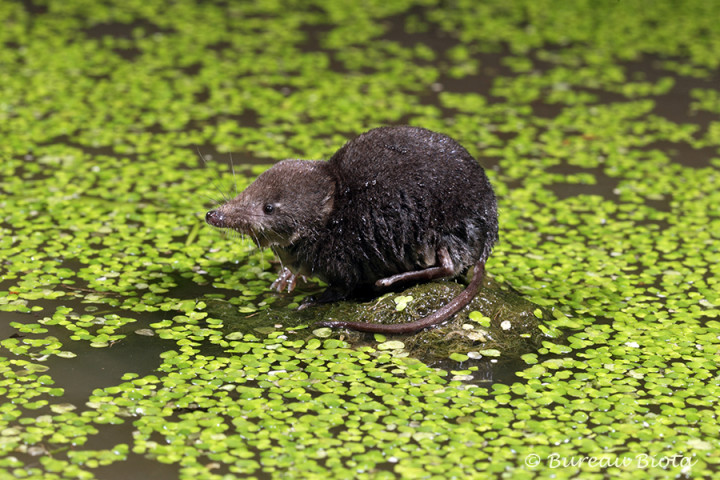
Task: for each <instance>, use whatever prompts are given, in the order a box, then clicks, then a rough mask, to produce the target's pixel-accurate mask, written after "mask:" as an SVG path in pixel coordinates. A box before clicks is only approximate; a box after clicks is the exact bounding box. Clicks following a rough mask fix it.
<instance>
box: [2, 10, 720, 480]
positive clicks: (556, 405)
mask: <svg viewBox="0 0 720 480" xmlns="http://www.w3.org/2000/svg"><path fill="white" fill-rule="evenodd" d="M718 14H720V10H719V9H718V5H717V3H716V2H708V1H701V0H688V1H686V2H682V3H681V4H679V3H678V2H673V1H670V0H659V1H657V2H654V3H653V7H652V8H647V5H645V4H642V3H641V2H637V1H632V0H631V1H623V2H617V1H605V0H602V1H598V2H588V1H577V2H565V3H562V4H559V3H558V2H551V1H549V0H534V1H526V0H513V1H509V2H508V1H500V0H497V1H496V0H492V1H484V2H477V1H471V0H452V1H450V2H439V1H436V0H385V1H377V0H372V1H365V2H361V3H360V2H352V1H341V2H326V1H319V0H311V1H308V2H295V1H289V0H288V1H285V0H283V1H275V2H270V1H262V2H198V1H195V0H179V1H174V2H165V1H157V2H147V1H137V0H131V1H125V2H117V1H114V0H103V1H98V2H83V1H79V0H64V1H55V0H48V1H36V2H15V1H9V2H3V3H2V4H1V5H0V85H2V88H0V135H1V136H2V139H3V141H2V142H0V212H2V213H1V214H0V334H1V335H0V477H1V478H6V477H7V478H28V479H40V478H43V479H48V478H56V479H65V478H67V479H94V478H98V479H101V478H109V477H117V476H119V475H125V474H127V473H128V472H133V473H136V472H137V471H141V470H142V471H145V469H147V468H148V466H152V470H153V474H154V475H155V477H156V478H183V479H185V478H188V479H189V478H207V479H210V480H213V479H221V478H222V479H230V478H358V479H370V478H373V479H385V478H397V477H403V478H404V477H407V478H481V477H499V478H548V477H551V476H552V477H556V478H571V477H582V478H608V477H619V478H641V477H642V478H668V477H679V478H710V477H712V476H714V475H716V474H717V471H718V465H719V464H720V441H719V440H718V429H717V417H718V414H720V411H719V407H718V402H717V398H719V397H720V387H719V385H720V370H719V369H718V366H717V358H718V354H719V353H720V322H719V321H718V315H719V314H720V295H719V294H718V292H719V291H720V285H719V282H718V279H720V241H719V238H718V237H719V233H718V232H720V210H718V205H720V198H719V194H718V189H717V184H718V179H719V178H720V173H719V172H718V169H719V168H720V121H718V119H717V114H718V113H720V100H719V99H720V93H719V92H720V90H719V89H718V85H719V84H720V82H719V80H720V57H718V55H717V51H718V45H720V33H719V31H718V29H717V28H716V27H717V25H716V23H717V18H718ZM397 123H409V124H413V125H421V126H424V127H427V128H431V129H436V130H441V131H443V132H445V133H447V134H449V135H451V136H453V137H455V138H457V139H458V140H459V141H460V142H461V143H462V144H463V145H465V146H466V147H467V148H468V149H469V150H470V151H471V153H473V154H474V155H476V156H477V157H478V158H479V159H480V161H481V162H482V163H483V164H484V165H485V166H486V167H487V169H488V174H489V176H490V177H491V180H492V182H493V184H494V186H495V188H496V191H497V194H498V199H499V204H500V215H501V242H500V243H499V244H498V245H497V247H496V249H495V251H494V252H493V255H492V256H491V257H490V260H489V261H488V265H487V268H488V272H489V275H491V276H492V279H493V281H494V283H495V284H496V285H498V286H499V287H498V290H497V292H501V293H497V297H496V298H503V297H502V295H507V298H510V297H511V296H512V297H513V298H515V297H517V295H522V296H523V298H524V299H525V301H526V302H527V304H526V306H527V308H526V309H523V312H525V311H527V313H528V315H527V316H520V317H519V318H521V319H522V321H517V318H518V317H517V316H516V317H513V318H506V315H507V312H504V311H499V312H496V311H491V309H488V308H486V307H487V304H486V303H483V302H485V301H486V300H487V299H486V297H484V296H482V295H481V296H480V297H479V298H478V299H477V303H476V304H475V306H474V307H473V309H472V311H470V312H466V316H464V317H462V318H458V319H457V320H456V322H455V323H454V324H452V325H451V326H448V328H446V329H437V330H434V331H433V332H428V333H429V334H431V335H434V336H430V337H416V336H415V337H399V338H394V337H393V338H386V337H385V336H382V335H375V336H369V335H368V336H362V337H360V338H357V337H353V336H352V335H351V334H349V333H347V332H342V331H340V332H336V331H331V330H328V329H317V330H316V329H314V328H313V327H312V325H313V323H314V320H315V317H316V316H317V315H319V314H318V313H317V312H318V311H315V312H316V313H313V310H312V309H305V310H303V311H302V312H300V313H297V314H296V313H294V312H293V313H292V315H293V318H294V319H295V321H294V322H289V323H286V322H285V320H286V319H287V318H288V317H289V315H290V314H288V313H287V312H292V308H294V307H296V306H297V305H298V304H299V302H300V301H302V298H303V297H304V296H305V295H306V294H311V293H317V292H318V291H319V290H320V288H321V286H320V285H318V284H317V283H315V282H314V281H311V282H310V283H308V284H303V285H300V286H299V289H300V290H299V292H296V294H295V296H291V295H285V294H283V295H276V294H274V293H271V292H270V291H269V285H270V283H271V282H272V281H273V277H274V271H275V270H277V268H278V267H279V266H278V265H277V264H276V260H275V258H274V256H273V254H272V252H270V251H261V250H259V249H258V248H256V247H254V246H253V245H252V244H251V243H250V241H249V239H243V238H240V237H238V236H237V235H234V234H232V233H225V234H221V233H218V232H215V231H213V230H212V229H211V228H210V227H208V226H207V225H205V224H204V221H203V215H204V212H205V211H206V210H207V209H208V208H210V207H211V206H212V205H214V204H216V203H217V202H220V201H223V199H224V198H227V197H229V196H232V195H233V194H234V192H235V191H236V188H237V189H242V188H244V187H245V186H246V185H247V184H248V182H249V181H250V178H251V177H252V176H253V175H257V174H258V173H260V172H261V171H262V170H264V169H265V168H267V167H268V165H269V164H271V163H272V162H274V161H277V160H279V159H282V158H287V157H293V158H313V159H319V158H327V157H328V156H329V155H331V154H332V153H333V152H334V151H335V150H336V149H337V148H338V147H339V146H341V145H342V143H343V142H344V141H345V140H347V138H348V137H349V136H352V135H355V134H357V133H359V132H361V131H363V130H366V129H369V128H371V127H375V126H379V125H384V124H397ZM231 156H232V164H233V165H234V166H233V168H229V167H228V165H227V164H228V163H230V157H231ZM200 157H203V158H204V159H205V161H203V160H202V158H200ZM233 170H234V172H236V173H235V174H233ZM448 285H450V286H452V283H450V284H448ZM455 287H458V288H459V286H457V285H455ZM503 289H504V290H503ZM416 292H417V291H411V292H403V293H399V294H397V295H391V296H390V297H388V298H387V301H388V303H389V306H390V307H391V310H392V311H394V312H395V313H396V314H397V315H412V314H414V312H416V311H417V310H416V309H418V308H422V304H423V302H424V301H426V300H427V299H426V298H423V296H422V295H419V294H417V293H416ZM502 292H505V293H504V294H503V293H502ZM410 294H411V295H410ZM375 301H376V302H377V301H378V300H375ZM499 303H500V304H502V302H499ZM493 305H495V304H493ZM335 311H336V310H330V314H334V313H333V312H335ZM496 314H497V315H496ZM529 317H532V319H530V318H529ZM531 320H532V322H533V323H530V321H531ZM505 322H508V323H509V325H508V323H505ZM527 326H532V327H531V328H527V329H526V328H524V327H527ZM506 327H507V328H506ZM501 335H506V336H507V338H513V339H516V340H518V345H519V346H518V348H517V349H515V350H513V349H501V348H495V347H494V346H493V345H494V344H491V343H490V342H492V341H496V340H498V339H497V338H489V337H499V336H501ZM447 336H451V337H453V339H452V340H448V339H447V338H445V337H447ZM418 338H423V339H430V343H428V345H430V347H426V349H429V350H435V351H436V353H438V355H437V356H435V357H431V356H428V355H425V354H423V355H421V354H419V353H418V352H420V351H421V350H419V346H418V344H419V343H422V342H419V341H418ZM456 338H461V339H462V342H464V343H462V345H463V349H462V350H460V351H456V350H452V351H450V350H448V351H442V349H437V348H435V347H436V345H442V344H443V343H442V342H441V340H444V341H446V344H451V345H458V343H455V339H456ZM424 341H425V340H423V342H424ZM108 472H112V474H109V473H108Z"/></svg>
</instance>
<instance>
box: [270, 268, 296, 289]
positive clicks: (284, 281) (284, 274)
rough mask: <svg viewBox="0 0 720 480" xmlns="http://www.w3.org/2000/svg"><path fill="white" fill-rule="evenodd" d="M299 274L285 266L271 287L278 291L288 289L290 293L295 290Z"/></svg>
mask: <svg viewBox="0 0 720 480" xmlns="http://www.w3.org/2000/svg"><path fill="white" fill-rule="evenodd" d="M297 277H298V276H297V275H295V274H294V273H293V272H292V271H291V270H290V269H289V268H283V269H282V270H281V271H280V273H279V274H278V277H277V280H275V281H274V282H273V283H272V285H270V288H272V289H274V290H276V291H277V292H282V291H287V292H288V293H290V292H292V291H293V290H295V284H296V283H297Z"/></svg>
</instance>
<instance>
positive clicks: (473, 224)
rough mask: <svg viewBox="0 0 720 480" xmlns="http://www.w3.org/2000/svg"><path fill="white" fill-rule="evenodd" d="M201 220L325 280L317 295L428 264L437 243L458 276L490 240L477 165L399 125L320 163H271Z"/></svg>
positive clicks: (477, 261) (348, 290) (338, 293)
mask: <svg viewBox="0 0 720 480" xmlns="http://www.w3.org/2000/svg"><path fill="white" fill-rule="evenodd" d="M267 205H273V207H272V209H271V210H272V211H271V212H270V213H268V212H267V211H266V210H265V209H266V208H268V207H266V206H267ZM207 219H208V223H210V224H211V225H215V226H218V227H224V228H232V229H235V230H237V231H239V232H241V233H245V234H249V235H251V237H252V238H253V239H254V240H255V241H256V243H257V244H258V245H260V246H269V247H271V248H273V250H274V251H275V252H276V253H277V254H278V256H279V257H280V259H281V261H282V262H283V265H284V266H285V267H287V268H289V269H290V270H292V271H293V273H295V274H297V275H313V276H317V277H319V278H321V279H322V280H324V281H325V282H327V283H328V284H329V289H328V291H327V292H326V294H325V295H324V296H323V297H322V298H321V301H332V300H336V299H341V298H346V297H349V296H352V295H353V294H354V293H356V292H358V291H360V290H367V289H369V288H374V285H375V282H376V281H377V280H380V279H383V278H386V277H389V276H392V275H395V274H399V273H403V272H409V271H416V270H423V269H426V268H428V267H432V266H434V265H436V263H437V258H436V256H437V252H438V250H439V249H441V248H445V249H446V250H447V252H448V253H449V256H450V258H451V259H452V265H453V268H454V272H453V275H458V274H460V273H462V272H464V271H465V270H467V269H468V268H469V267H471V266H474V265H480V266H484V262H485V260H486V259H487V257H488V256H489V255H490V252H491V250H492V247H493V245H494V244H495V242H496V241H497V240H498V223H497V205H496V200H495V195H494V193H493V190H492V187H491V186H490V182H489V181H488V179H487V176H486V175H485V172H484V170H483V169H482V167H481V166H480V165H479V164H478V163H477V162H476V161H475V159H473V158H472V156H471V155H470V154H469V153H468V152H467V150H465V149H464V148H463V147H462V146H460V145H459V144H458V143H457V142H456V141H455V140H453V139H451V138H450V137H448V136H446V135H443V134H440V133H436V132H431V131H429V130H426V129H422V128H417V127H407V126H403V127H383V128H377V129H374V130H370V131H368V132H366V133H364V134H362V135H360V136H359V137H357V138H355V139H353V140H351V141H349V142H348V143H346V144H345V145H344V146H343V147H342V148H341V149H340V150H338V151H337V152H336V153H335V154H334V155H333V156H332V157H331V158H330V160H328V161H327V162H317V161H303V160H286V161H284V162H280V163H278V164H277V165H275V166H274V167H273V168H271V169H270V170H268V171H266V172H265V173H263V174H262V175H260V176H259V177H258V179H257V180H256V181H255V182H253V184H251V185H250V186H249V187H248V188H247V189H246V190H245V191H243V192H241V193H240V195H238V196H237V197H236V198H235V199H233V200H231V201H229V202H227V203H226V204H224V205H223V206H221V207H220V208H218V209H217V210H213V211H211V212H208V214H207ZM473 295H474V294H473ZM468 301H469V300H468ZM465 303H467V302H465Z"/></svg>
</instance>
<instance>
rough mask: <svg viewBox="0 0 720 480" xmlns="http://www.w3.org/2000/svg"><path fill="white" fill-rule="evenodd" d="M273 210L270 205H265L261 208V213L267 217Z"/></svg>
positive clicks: (273, 207) (272, 206)
mask: <svg viewBox="0 0 720 480" xmlns="http://www.w3.org/2000/svg"><path fill="white" fill-rule="evenodd" d="M274 210H275V206H274V205H273V204H272V203H266V204H265V206H264V207H263V212H265V213H267V214H268V215H269V214H271V213H273V211H274Z"/></svg>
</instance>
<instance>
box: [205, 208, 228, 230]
mask: <svg viewBox="0 0 720 480" xmlns="http://www.w3.org/2000/svg"><path fill="white" fill-rule="evenodd" d="M223 220H224V219H223V214H222V213H220V212H218V211H217V210H210V211H209V212H207V213H206V214H205V221H206V222H207V223H208V224H210V225H212V226H213V227H220V228H222V227H224V226H225V225H224V222H223Z"/></svg>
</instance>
